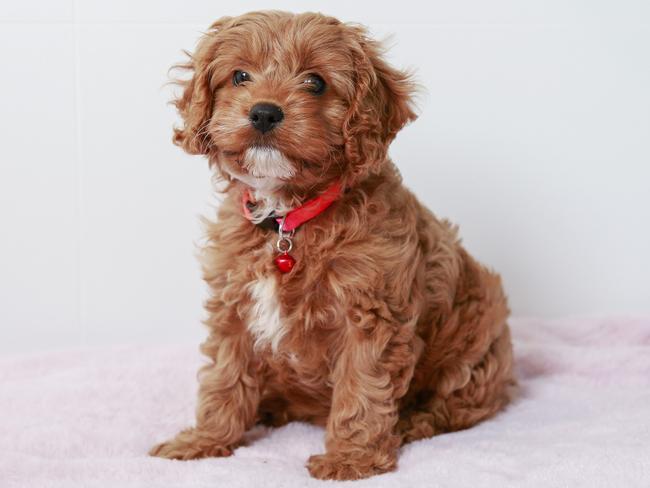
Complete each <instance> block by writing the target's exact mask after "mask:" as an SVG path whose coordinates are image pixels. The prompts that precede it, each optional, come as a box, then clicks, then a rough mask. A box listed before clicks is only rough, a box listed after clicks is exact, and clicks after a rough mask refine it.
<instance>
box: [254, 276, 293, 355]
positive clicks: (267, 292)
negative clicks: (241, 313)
mask: <svg viewBox="0 0 650 488" xmlns="http://www.w3.org/2000/svg"><path fill="white" fill-rule="evenodd" d="M249 293H250V297H251V306H250V309H249V313H248V323H247V327H248V330H249V331H250V333H251V335H252V336H253V338H254V341H255V342H254V344H255V349H258V350H261V349H264V348H266V347H269V346H270V347H271V349H272V350H273V351H277V349H278V345H279V344H280V341H281V340H282V338H283V336H284V335H285V334H286V328H285V327H284V325H283V321H282V319H281V309H280V297H279V290H278V280H277V278H276V277H275V276H273V275H268V276H263V277H260V278H257V279H256V280H255V281H252V282H251V283H250V284H249Z"/></svg>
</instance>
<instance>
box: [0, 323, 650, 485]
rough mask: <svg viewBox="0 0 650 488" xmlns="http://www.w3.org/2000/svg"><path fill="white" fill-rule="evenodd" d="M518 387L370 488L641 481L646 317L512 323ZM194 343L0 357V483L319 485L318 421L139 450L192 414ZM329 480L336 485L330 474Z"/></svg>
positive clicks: (647, 478) (647, 450) (649, 394)
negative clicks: (207, 445)
mask: <svg viewBox="0 0 650 488" xmlns="http://www.w3.org/2000/svg"><path fill="white" fill-rule="evenodd" d="M512 326H513V334H514V345H515V354H516V357H517V375H518V378H519V381H520V388H519V394H518V397H517V398H516V399H515V401H514V402H513V403H512V404H511V405H510V407H509V408H508V409H507V410H506V411H504V412H502V413H501V414H499V415H498V416H497V417H495V418H494V419H492V420H490V421H487V422H484V423H482V424H480V425H479V426H477V427H475V428H473V429H470V430H467V431H464V432H457V433H453V434H446V435H441V436H438V437H435V438H433V439H428V440H424V441H420V442H416V443H413V444H410V445H408V446H406V447H404V448H403V449H402V453H401V457H400V461H399V469H398V471H397V472H394V473H389V474H385V475H382V476H379V477H375V478H372V479H369V480H362V481H358V482H352V483H354V486H359V487H361V486H369V487H382V486H390V487H398V486H408V487H420V486H436V487H469V486H471V487H507V486H513V487H514V486H516V487H526V486H532V487H544V488H548V487H580V486H585V487H589V488H595V487H601V486H602V487H626V488H629V487H643V488H648V487H650V319H649V320H629V319H625V320H623V319H621V320H585V319H581V320H576V319H570V320H569V319H566V320H556V321H544V320H513V321H512ZM200 361H201V359H200V357H199V354H198V352H197V351H196V347H190V346H174V347H166V348H142V347H124V348H114V349H95V350H84V351H75V352H65V353H63V352H57V353H49V354H44V355H43V354H41V355H31V356H21V357H5V358H2V359H0V486H1V487H3V488H10V487H29V488H36V487H39V488H40V487H79V488H82V487H83V488H93V487H111V488H112V487H116V488H128V487H165V488H172V487H182V488H190V487H211V488H214V487H223V486H227V487H264V488H272V487H293V486H321V485H322V484H323V483H324V482H320V481H317V480H313V479H311V478H310V477H309V475H308V473H307V470H306V469H305V467H304V463H305V460H306V459H307V457H308V456H309V455H310V454H312V453H318V452H321V451H322V450H323V431H322V429H320V428H317V427H314V426H310V425H306V424H302V423H293V424H290V425H288V426H286V427H283V428H280V429H265V428H256V429H255V430H254V431H252V432H251V433H250V434H249V436H248V441H249V442H248V444H247V445H246V446H244V447H241V448H239V449H238V450H237V451H236V452H235V454H234V455H233V456H232V457H230V458H225V459H205V460H199V461H191V462H180V461H167V460H162V459H153V458H150V457H147V454H146V453H147V450H148V449H149V447H151V446H152V445H153V444H154V443H155V442H158V441H161V440H164V439H165V438H167V437H169V436H171V435H172V434H174V433H176V431H178V430H179V429H180V428H182V427H185V426H187V425H189V424H190V423H191V422H192V418H193V405H194V399H195V389H196V382H195V375H196V370H197V367H198V366H199V364H200ZM330 484H331V485H333V484H334V483H330Z"/></svg>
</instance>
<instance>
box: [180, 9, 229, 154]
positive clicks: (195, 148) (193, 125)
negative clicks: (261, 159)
mask: <svg viewBox="0 0 650 488" xmlns="http://www.w3.org/2000/svg"><path fill="white" fill-rule="evenodd" d="M231 20H232V19H231V17H223V18H221V19H219V20H217V21H216V22H215V23H214V24H212V25H211V26H210V29H209V30H208V32H206V33H205V34H204V36H203V37H202V38H201V40H200V41H199V43H198V45H197V47H196V50H195V51H194V54H190V53H188V52H186V54H187V55H188V57H189V58H190V60H189V61H188V62H187V63H183V64H178V65H176V66H174V68H176V69H181V70H186V71H189V72H191V73H192V77H191V78H190V79H188V80H178V81H177V82H176V83H177V84H178V85H180V86H181V87H182V88H183V92H182V95H181V96H180V97H179V98H177V99H176V100H174V101H173V104H174V105H175V106H176V108H177V109H178V113H179V114H180V115H181V118H182V119H183V125H182V127H179V128H174V137H173V141H174V144H176V145H177V146H180V147H182V148H183V149H184V150H185V151H187V152H188V153H189V154H207V153H208V151H209V147H210V136H209V134H208V133H207V131H206V129H207V124H208V122H209V121H210V117H211V116H212V112H213V110H214V93H213V92H214V90H213V88H212V86H211V77H212V73H213V70H214V64H213V61H214V57H215V53H216V52H217V50H218V48H219V33H220V32H222V30H223V29H224V28H225V25H226V24H227V23H229V22H230V21H231Z"/></svg>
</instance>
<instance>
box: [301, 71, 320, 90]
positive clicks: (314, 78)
mask: <svg viewBox="0 0 650 488" xmlns="http://www.w3.org/2000/svg"><path fill="white" fill-rule="evenodd" d="M302 83H303V85H305V86H306V87H307V89H308V90H309V91H310V92H311V93H313V94H314V95H320V94H321V93H323V92H324V91H325V80H323V78H321V77H320V76H318V75H317V74H314V73H311V74H309V75H307V78H305V79H304V80H303V82H302Z"/></svg>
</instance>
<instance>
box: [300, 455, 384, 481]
mask: <svg viewBox="0 0 650 488" xmlns="http://www.w3.org/2000/svg"><path fill="white" fill-rule="evenodd" d="M376 457H377V456H373V455H368V456H362V457H358V456H346V455H343V454H316V455H313V456H311V457H310V458H309V460H308V461H307V469H308V470H309V473H310V474H311V475H312V476H313V477H314V478H318V479H321V480H358V479H361V478H369V477H370V476H374V475H377V474H381V473H386V472H387V471H393V470H394V469H395V467H396V462H395V460H394V459H391V460H389V461H388V462H387V460H386V457H385V456H380V458H381V459H379V458H378V459H375V458H376Z"/></svg>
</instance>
